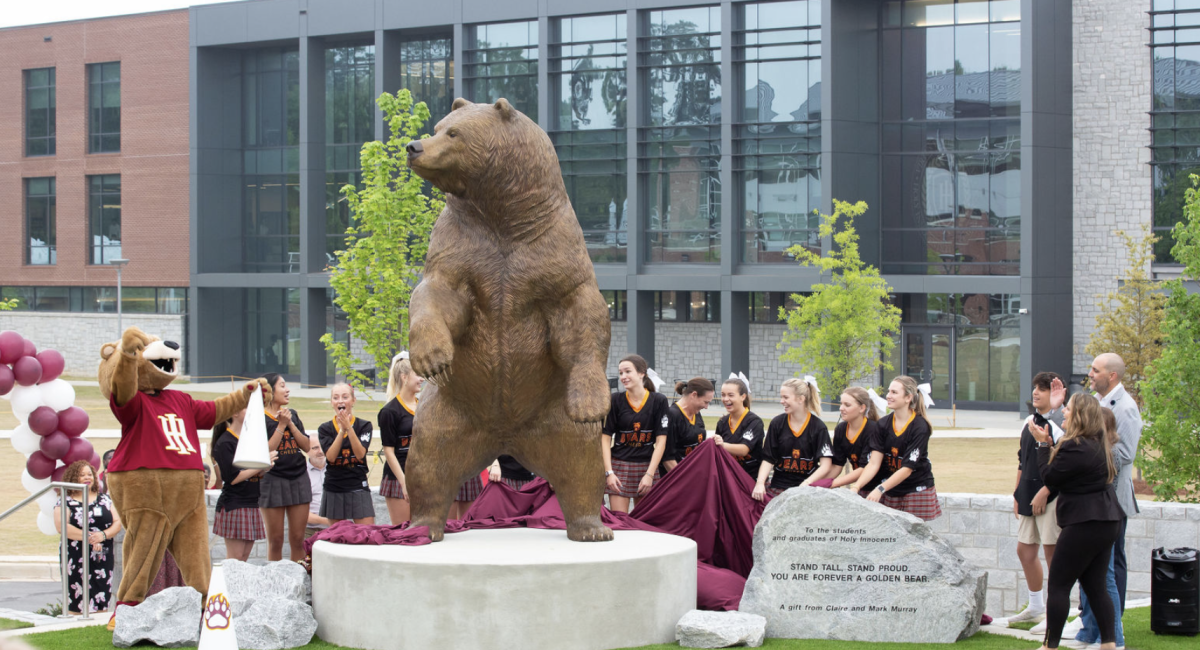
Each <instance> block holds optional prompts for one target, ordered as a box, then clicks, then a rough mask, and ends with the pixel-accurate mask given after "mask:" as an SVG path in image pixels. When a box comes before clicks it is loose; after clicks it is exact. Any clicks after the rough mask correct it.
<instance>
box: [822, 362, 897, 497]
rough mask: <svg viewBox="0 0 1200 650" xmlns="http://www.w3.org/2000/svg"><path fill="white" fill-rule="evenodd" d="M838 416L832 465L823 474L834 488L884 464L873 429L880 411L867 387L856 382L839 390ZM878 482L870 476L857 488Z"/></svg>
mask: <svg viewBox="0 0 1200 650" xmlns="http://www.w3.org/2000/svg"><path fill="white" fill-rule="evenodd" d="M841 416H842V421H841V422H839V423H838V425H837V426H836V427H834V428H833V467H832V468H831V469H830V471H829V474H826V476H825V477H826V478H832V479H833V485H832V487H835V488H837V487H842V486H843V485H850V484H851V483H854V482H855V481H857V480H859V478H861V477H862V476H863V474H864V473H865V472H867V471H871V468H874V471H871V476H872V477H874V476H876V475H878V474H879V467H880V466H881V465H882V464H883V454H882V453H880V452H881V451H882V450H881V449H880V448H879V441H878V434H877V433H876V429H877V427H876V423H877V422H878V420H879V411H877V410H876V409H875V404H874V402H873V401H872V400H871V396H870V395H869V394H867V391H866V390H864V389H862V388H859V387H858V386H851V387H850V388H847V389H846V390H844V391H842V399H841ZM843 469H844V470H845V473H844V474H843V473H842V471H843ZM877 484H878V482H877V481H875V479H874V478H872V480H871V482H869V483H860V484H859V488H860V489H859V491H860V492H863V491H864V490H873V489H875V485H877ZM863 494H865V492H863Z"/></svg>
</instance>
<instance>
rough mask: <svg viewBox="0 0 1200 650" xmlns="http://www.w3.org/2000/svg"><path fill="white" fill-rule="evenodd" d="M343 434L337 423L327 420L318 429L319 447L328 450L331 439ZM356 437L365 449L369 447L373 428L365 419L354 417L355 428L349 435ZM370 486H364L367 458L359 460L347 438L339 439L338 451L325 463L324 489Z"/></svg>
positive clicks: (348, 490) (356, 489) (330, 445)
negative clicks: (340, 444)
mask: <svg viewBox="0 0 1200 650" xmlns="http://www.w3.org/2000/svg"><path fill="white" fill-rule="evenodd" d="M340 435H342V432H341V430H340V429H338V425H337V423H336V422H334V421H332V420H330V421H329V422H326V423H325V424H322V425H321V426H320V428H318V429H317V437H318V440H320V441H321V449H322V450H324V451H326V452H328V451H329V448H330V447H332V446H333V442H334V440H336V439H337V437H338V436H340ZM350 435H353V436H357V437H358V441H359V442H361V443H362V446H363V447H364V448H366V449H370V448H371V437H372V436H373V435H374V432H373V427H372V426H371V423H370V422H368V421H367V420H363V419H361V418H354V431H353V432H352V433H351V434H350ZM369 489H371V488H370V487H369V486H368V485H367V459H366V458H362V459H359V458H358V456H355V455H354V449H353V447H352V446H351V444H350V441H349V440H343V441H342V449H341V453H339V454H338V457H337V458H334V459H332V460H330V461H329V462H328V464H327V465H325V491H326V492H359V491H361V490H369Z"/></svg>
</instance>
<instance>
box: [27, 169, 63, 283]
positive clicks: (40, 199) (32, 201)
mask: <svg viewBox="0 0 1200 650" xmlns="http://www.w3.org/2000/svg"><path fill="white" fill-rule="evenodd" d="M56 204H57V199H56V197H55V179H54V178H27V179H25V233H26V238H27V239H26V241H27V242H28V243H27V245H26V247H25V263H26V264H31V265H37V266H42V265H47V264H57V263H58V252H57V248H56V242H57V240H58V230H57V224H56V221H57V219H56V212H57V206H56Z"/></svg>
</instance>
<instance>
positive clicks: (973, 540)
mask: <svg viewBox="0 0 1200 650" xmlns="http://www.w3.org/2000/svg"><path fill="white" fill-rule="evenodd" d="M218 494H219V492H217V491H209V494H208V511H209V523H210V527H209V530H210V531H211V530H212V527H211V523H212V517H213V512H214V508H215V507H216V503H217V496H218ZM372 495H373V497H374V501H375V521H376V523H378V524H385V525H386V524H390V520H389V518H388V514H387V506H386V505H385V504H384V500H383V497H381V496H379V491H378V488H372ZM939 496H940V500H941V502H942V516H941V517H939V518H938V519H935V520H934V521H933V522H932V523H931V525H932V528H933V530H934V532H936V533H938V534H939V535H941V536H942V537H943V538H945V539H946V540H947V541H949V542H950V543H951V544H953V545H954V546H955V547H956V548H957V549H958V551H959V552H960V553H962V554H963V556H964V557H966V558H967V559H968V560H970V561H971V562H974V563H975V564H976V565H977V566H978V567H980V568H981V569H984V570H986V571H987V572H988V603H987V613H988V614H990V615H992V616H1005V615H1009V614H1012V613H1014V612H1015V611H1016V610H1017V608H1019V607H1021V606H1023V605H1024V604H1025V602H1026V600H1027V598H1028V590H1027V589H1026V587H1025V574H1024V572H1023V571H1022V570H1021V563H1020V561H1019V560H1017V520H1016V518H1015V517H1013V514H1012V497H1011V496H1008V495H995V494H955V493H950V494H943V495H939ZM1138 506H1139V507H1140V508H1141V514H1140V515H1138V516H1137V517H1135V518H1133V519H1130V520H1129V527H1128V530H1127V531H1126V534H1125V548H1126V553H1127V554H1128V557H1129V589H1128V594H1127V596H1126V597H1127V598H1128V599H1129V600H1133V599H1136V598H1149V597H1150V552H1151V551H1152V550H1153V549H1155V548H1158V547H1160V546H1164V547H1167V548H1175V547H1179V546H1189V547H1192V548H1200V505H1187V504H1178V503H1155V502H1152V501H1139V502H1138ZM209 545H210V548H211V550H212V557H213V560H214V561H216V560H223V559H225V544H224V542H223V541H222V540H220V539H218V538H217V537H215V536H212V535H211V533H210V538H209ZM284 553H285V554H286V553H287V546H286V544H285V545H284ZM266 557H267V547H266V542H258V543H257V544H255V545H254V550H253V552H252V553H251V555H250V558H251V561H252V562H254V561H257V562H260V563H261V562H263V561H265V560H266ZM1043 569H1044V567H1043ZM1075 595H1076V596H1077V595H1078V594H1077V593H1076V594H1075Z"/></svg>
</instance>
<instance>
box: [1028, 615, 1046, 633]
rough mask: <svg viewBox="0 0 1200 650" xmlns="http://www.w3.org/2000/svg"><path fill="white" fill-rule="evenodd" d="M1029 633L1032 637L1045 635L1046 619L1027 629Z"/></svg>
mask: <svg viewBox="0 0 1200 650" xmlns="http://www.w3.org/2000/svg"><path fill="white" fill-rule="evenodd" d="M1029 633H1030V634H1034V635H1040V634H1045V633H1046V619H1045V618H1043V619H1042V622H1041V623H1038V624H1037V625H1034V626H1033V627H1031V628H1029Z"/></svg>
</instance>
